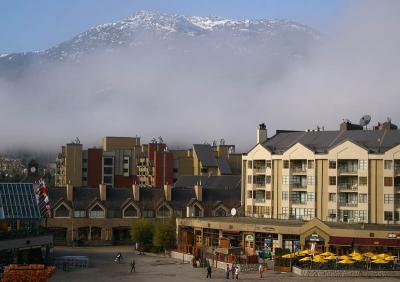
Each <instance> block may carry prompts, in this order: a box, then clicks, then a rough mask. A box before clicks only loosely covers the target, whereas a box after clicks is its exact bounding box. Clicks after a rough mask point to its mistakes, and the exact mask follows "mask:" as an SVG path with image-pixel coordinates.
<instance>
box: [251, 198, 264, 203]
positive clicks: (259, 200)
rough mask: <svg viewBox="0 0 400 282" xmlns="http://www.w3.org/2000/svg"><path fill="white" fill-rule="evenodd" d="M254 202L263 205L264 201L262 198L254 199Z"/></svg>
mask: <svg viewBox="0 0 400 282" xmlns="http://www.w3.org/2000/svg"><path fill="white" fill-rule="evenodd" d="M254 201H255V202H256V203H265V199H264V198H255V199H254Z"/></svg>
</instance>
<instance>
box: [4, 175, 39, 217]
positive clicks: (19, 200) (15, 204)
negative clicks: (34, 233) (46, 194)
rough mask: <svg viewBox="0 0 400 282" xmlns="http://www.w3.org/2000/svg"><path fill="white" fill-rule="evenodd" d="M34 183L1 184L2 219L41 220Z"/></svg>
mask: <svg viewBox="0 0 400 282" xmlns="http://www.w3.org/2000/svg"><path fill="white" fill-rule="evenodd" d="M39 218H41V213H40V209H39V205H38V203H37V202H36V198H35V194H34V189H33V183H0V219H39Z"/></svg>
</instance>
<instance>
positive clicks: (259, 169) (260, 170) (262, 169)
mask: <svg viewBox="0 0 400 282" xmlns="http://www.w3.org/2000/svg"><path fill="white" fill-rule="evenodd" d="M265 171H266V168H265V167H253V173H265Z"/></svg>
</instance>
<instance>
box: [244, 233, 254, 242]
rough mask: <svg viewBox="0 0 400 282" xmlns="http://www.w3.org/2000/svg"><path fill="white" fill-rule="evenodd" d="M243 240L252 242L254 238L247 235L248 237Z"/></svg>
mask: <svg viewBox="0 0 400 282" xmlns="http://www.w3.org/2000/svg"><path fill="white" fill-rule="evenodd" d="M245 240H246V241H253V240H254V237H253V235H251V234H248V235H246V238H245Z"/></svg>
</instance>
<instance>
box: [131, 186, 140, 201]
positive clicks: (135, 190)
mask: <svg viewBox="0 0 400 282" xmlns="http://www.w3.org/2000/svg"><path fill="white" fill-rule="evenodd" d="M132 194H133V200H134V201H136V202H139V201H140V187H139V185H137V184H136V183H134V184H133V185H132Z"/></svg>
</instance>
